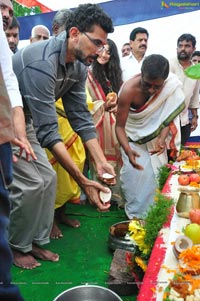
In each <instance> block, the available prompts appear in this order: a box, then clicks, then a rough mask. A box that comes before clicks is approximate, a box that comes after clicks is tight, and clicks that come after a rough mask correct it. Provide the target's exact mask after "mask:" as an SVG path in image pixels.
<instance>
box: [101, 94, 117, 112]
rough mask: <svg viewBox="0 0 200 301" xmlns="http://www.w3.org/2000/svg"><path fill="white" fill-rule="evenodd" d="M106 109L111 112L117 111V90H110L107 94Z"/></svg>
mask: <svg viewBox="0 0 200 301" xmlns="http://www.w3.org/2000/svg"><path fill="white" fill-rule="evenodd" d="M104 108H105V111H108V112H110V113H116V112H117V94H116V93H115V92H110V93H108V94H107V95H106V102H105V104H104Z"/></svg>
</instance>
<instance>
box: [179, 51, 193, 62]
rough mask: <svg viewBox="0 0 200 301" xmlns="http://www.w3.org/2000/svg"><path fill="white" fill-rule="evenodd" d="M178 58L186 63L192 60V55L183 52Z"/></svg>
mask: <svg viewBox="0 0 200 301" xmlns="http://www.w3.org/2000/svg"><path fill="white" fill-rule="evenodd" d="M177 57H178V59H179V60H184V61H185V60H188V59H190V55H189V54H188V53H186V52H183V51H182V52H179V53H178V54H177Z"/></svg>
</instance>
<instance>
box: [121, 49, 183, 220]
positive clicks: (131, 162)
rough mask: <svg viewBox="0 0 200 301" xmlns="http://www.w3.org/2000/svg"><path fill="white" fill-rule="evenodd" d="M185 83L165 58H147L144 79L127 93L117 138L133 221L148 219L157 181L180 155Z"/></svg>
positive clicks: (134, 82)
mask: <svg viewBox="0 0 200 301" xmlns="http://www.w3.org/2000/svg"><path fill="white" fill-rule="evenodd" d="M184 107H185V104H184V95H183V92H182V89H181V82H180V81H179V80H178V78H177V77H176V76H175V75H173V74H169V62H168V60H167V59H166V58H165V57H163V56H162V55H156V54H153V55H150V56H148V57H146V58H145V60H144V62H143V64H142V69H141V74H138V75H136V76H134V77H132V78H131V79H129V80H128V81H127V82H125V83H124V84H123V86H122V88H121V91H120V93H119V99H118V111H117V116H116V135H117V138H118V140H119V143H120V145H121V152H122V159H123V166H122V169H121V174H120V181H121V187H122V191H123V195H124V199H125V211H126V215H127V217H128V218H129V219H132V218H133V217H142V216H144V215H145V213H146V212H147V210H148V208H149V205H151V204H152V203H153V201H154V197H155V193H156V187H157V183H156V175H157V174H158V171H159V168H160V167H161V166H162V165H165V164H167V162H168V156H167V150H168V149H169V150H170V151H171V152H173V153H174V154H176V153H178V152H179V151H180V141H181V135H180V120H179V114H180V112H181V111H182V110H183V109H184Z"/></svg>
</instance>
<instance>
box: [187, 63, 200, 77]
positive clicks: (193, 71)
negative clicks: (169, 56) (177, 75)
mask: <svg viewBox="0 0 200 301" xmlns="http://www.w3.org/2000/svg"><path fill="white" fill-rule="evenodd" d="M185 75H186V76H187V77H190V78H192V79H200V64H197V65H193V66H190V67H188V68H187V69H185Z"/></svg>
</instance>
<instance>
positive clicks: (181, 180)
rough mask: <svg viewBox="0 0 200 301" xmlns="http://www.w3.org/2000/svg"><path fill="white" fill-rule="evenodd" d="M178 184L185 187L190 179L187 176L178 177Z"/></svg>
mask: <svg viewBox="0 0 200 301" xmlns="http://www.w3.org/2000/svg"><path fill="white" fill-rule="evenodd" d="M178 182H179V184H180V185H183V186H186V185H188V184H189V183H190V177H189V176H188V175H180V176H179V177H178Z"/></svg>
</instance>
